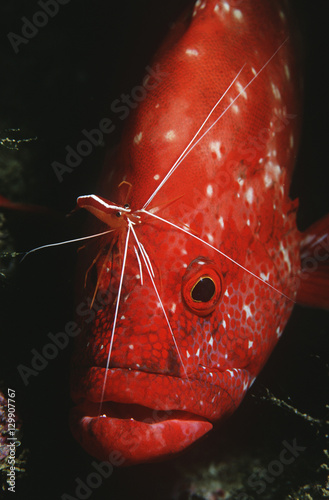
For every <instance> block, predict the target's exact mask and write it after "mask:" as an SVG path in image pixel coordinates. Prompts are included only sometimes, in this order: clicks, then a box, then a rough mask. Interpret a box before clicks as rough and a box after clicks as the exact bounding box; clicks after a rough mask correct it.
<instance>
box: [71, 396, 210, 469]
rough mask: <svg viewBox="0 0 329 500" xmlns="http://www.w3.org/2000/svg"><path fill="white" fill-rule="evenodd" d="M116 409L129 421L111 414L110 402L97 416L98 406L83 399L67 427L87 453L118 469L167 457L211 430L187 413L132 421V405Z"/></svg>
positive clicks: (72, 412) (104, 405)
mask: <svg viewBox="0 0 329 500" xmlns="http://www.w3.org/2000/svg"><path fill="white" fill-rule="evenodd" d="M114 405H115V404H114ZM116 406H117V408H116V410H117V411H118V406H119V413H120V412H122V411H123V412H124V413H125V414H123V415H122V414H121V417H122V416H123V417H128V418H120V416H119V418H118V415H116V414H115V411H114V413H113V404H112V403H104V404H103V409H105V411H106V414H103V415H99V413H98V411H99V404H97V403H90V402H88V401H86V400H85V401H84V402H82V403H80V404H79V405H77V406H75V407H74V408H72V410H71V412H70V427H71V431H72V434H73V436H74V437H75V439H76V440H77V441H78V442H79V443H80V445H81V446H82V447H83V448H84V449H85V450H86V451H87V452H88V453H90V454H91V455H92V456H94V457H95V458H97V459H98V460H101V461H106V462H110V463H113V465H117V466H128V465H133V464H137V463H143V462H150V461H151V462H153V461H158V460H162V459H166V458H169V457H171V456H172V455H174V454H176V453H178V452H180V451H182V450H184V449H185V448H187V447H188V446H190V445H191V444H192V443H194V442H195V441H196V440H198V439H199V438H201V437H202V436H203V435H205V434H206V433H207V432H209V431H210V430H211V429H212V424H211V423H210V422H208V421H207V420H205V419H202V418H201V417H197V416H195V415H190V414H187V413H186V412H173V413H171V414H170V418H168V415H164V416H162V418H161V417H160V418H152V419H149V418H143V419H134V418H129V414H130V415H131V414H133V413H134V412H133V413H129V412H130V411H131V406H133V405H116ZM127 407H128V408H127ZM134 410H136V408H135V409H134ZM137 410H138V409H137ZM145 410H149V409H147V408H145ZM149 411H150V410H149ZM140 416H141V415H140ZM144 417H145V414H144ZM104 463H105V462H104Z"/></svg>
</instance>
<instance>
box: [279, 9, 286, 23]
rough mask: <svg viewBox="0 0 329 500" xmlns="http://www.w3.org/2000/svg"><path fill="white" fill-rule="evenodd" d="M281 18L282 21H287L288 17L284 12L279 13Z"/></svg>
mask: <svg viewBox="0 0 329 500" xmlns="http://www.w3.org/2000/svg"><path fill="white" fill-rule="evenodd" d="M279 16H280V17H281V19H282V21H285V20H286V15H285V13H284V12H283V11H282V10H280V11H279Z"/></svg>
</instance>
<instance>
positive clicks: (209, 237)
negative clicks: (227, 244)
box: [207, 233, 215, 243]
mask: <svg viewBox="0 0 329 500" xmlns="http://www.w3.org/2000/svg"><path fill="white" fill-rule="evenodd" d="M207 238H208V241H209V243H214V241H215V240H214V237H213V235H212V234H210V233H208V234H207Z"/></svg>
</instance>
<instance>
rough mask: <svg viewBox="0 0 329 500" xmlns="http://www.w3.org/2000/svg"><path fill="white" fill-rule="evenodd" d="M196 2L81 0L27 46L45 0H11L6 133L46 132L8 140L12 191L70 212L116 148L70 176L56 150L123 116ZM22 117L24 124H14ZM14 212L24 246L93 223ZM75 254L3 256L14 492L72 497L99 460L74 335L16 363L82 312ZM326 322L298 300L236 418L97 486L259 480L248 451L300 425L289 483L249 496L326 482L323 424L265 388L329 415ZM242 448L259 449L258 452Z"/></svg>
mask: <svg viewBox="0 0 329 500" xmlns="http://www.w3.org/2000/svg"><path fill="white" fill-rule="evenodd" d="M188 3H189V2H188V1H183V0H167V1H166V2H163V1H159V2H158V1H155V0H153V1H151V0H143V1H142V0H134V1H133V0H126V1H125V2H124V3H119V2H111V1H104V0H103V1H100V0H98V1H93V2H91V1H87V0H80V1H77V0H71V1H70V2H69V4H68V5H63V6H60V10H59V13H58V15H56V17H54V18H53V19H50V20H49V22H48V24H47V25H46V26H45V27H44V28H40V29H39V33H38V34H37V35H36V36H35V37H34V38H32V39H31V40H30V41H29V43H28V44H26V45H24V44H22V45H20V47H19V53H18V54H17V55H16V54H15V53H14V51H13V49H12V47H11V45H10V43H9V41H8V39H7V33H8V32H10V31H12V32H15V33H17V34H20V33H21V28H22V24H23V22H22V20H21V17H22V16H26V17H27V18H28V19H32V17H33V15H34V13H35V12H36V11H38V10H40V7H39V6H38V4H37V2H34V1H23V0H21V1H19V0H10V1H6V0H2V2H1V5H0V23H1V24H0V26H1V32H0V36H1V38H0V64H1V78H0V110H1V111H0V138H4V137H6V136H7V135H8V134H9V135H10V134H11V135H10V136H11V137H14V138H16V139H17V138H32V137H37V140H36V141H33V142H29V143H27V144H26V145H25V146H24V147H22V148H21V150H20V151H18V152H17V151H11V150H8V149H6V148H4V147H1V146H0V194H2V195H5V196H7V197H9V198H10V199H12V200H14V201H19V202H28V203H34V204H38V205H42V206H45V207H49V208H52V209H54V210H56V211H57V212H58V213H61V214H66V213H68V212H69V211H70V210H72V209H73V208H74V205H75V199H76V197H77V196H78V195H79V194H84V193H90V192H93V190H94V187H95V183H96V180H97V176H98V174H99V171H100V168H101V165H102V158H103V155H104V150H105V148H100V147H99V148H97V149H95V150H94V152H93V154H92V155H90V156H89V157H87V158H86V159H85V160H84V161H83V163H82V164H81V165H80V166H79V167H77V168H76V170H75V171H74V172H73V173H71V174H65V175H64V180H63V182H62V183H59V182H58V180H57V178H56V176H55V175H54V172H53V170H52V168H51V163H52V162H53V161H54V160H57V161H59V162H63V163H64V160H65V155H66V153H65V146H66V145H67V144H69V145H72V147H74V146H75V145H76V144H77V143H78V142H79V141H80V140H81V138H82V136H81V131H82V129H84V128H86V129H87V130H90V129H91V128H95V127H97V126H98V123H99V121H100V119H102V118H104V117H111V111H110V110H109V106H110V104H111V102H112V101H113V100H114V99H116V98H118V97H119V95H120V94H121V93H122V92H128V93H129V91H130V89H131V88H133V87H134V86H135V85H137V84H138V83H140V81H141V78H142V76H143V73H144V68H145V66H146V64H148V62H149V60H150V57H151V55H152V54H153V53H154V50H155V49H156V47H157V45H158V43H159V42H160V41H161V39H162V38H163V36H164V35H165V33H166V31H167V28H168V25H169V23H170V22H171V21H172V20H174V19H175V17H176V16H177V13H179V12H180V11H181V10H182V8H183V7H184V6H186V5H187V4H188ZM291 3H292V4H293V8H294V9H295V17H296V21H297V22H298V23H299V25H300V27H301V32H302V37H303V58H304V65H305V115H304V129H303V136H302V143H301V151H300V155H299V159H298V163H297V167H296V173H295V178H294V182H293V187H292V193H293V195H294V196H298V197H299V198H300V210H299V219H298V220H299V225H300V229H304V228H305V227H307V226H308V225H310V224H311V223H312V222H314V221H316V220H317V219H318V218H319V217H321V216H323V215H325V214H326V213H328V212H329V202H328V186H329V168H328V166H329V162H328V155H329V153H328V132H329V130H328V120H329V119H328V111H329V102H328V100H329V91H328V88H329V79H328V65H327V60H328V57H327V47H328V35H327V17H326V13H327V1H326V0H316V1H314V2H312V3H311V2H308V1H297V0H296V1H294V2H291ZM116 125H118V127H117V130H116V132H115V133H114V134H111V136H110V137H109V140H110V142H111V143H113V144H114V143H115V142H116V141H118V140H119V132H120V129H119V125H120V123H119V121H117V122H116ZM16 128H19V129H21V133H20V134H19V133H16V134H15V133H12V132H11V133H8V132H6V130H7V129H16ZM6 224H7V225H6V226H5V228H4V229H3V232H2V234H1V238H2V240H0V241H2V247H1V248H2V249H7V250H8V249H9V250H10V249H16V250H17V251H26V250H28V249H30V248H33V247H35V246H38V245H41V244H45V243H48V242H53V241H61V240H62V239H65V238H72V237H74V236H79V235H81V234H82V230H81V219H80V217H79V216H77V217H76V218H73V220H72V218H70V219H69V220H67V219H65V218H62V217H60V216H59V217H58V216H50V215H49V216H48V214H47V215H46V216H45V217H42V216H34V215H26V214H22V213H17V214H15V213H6ZM7 234H8V236H7ZM6 245H7V247H6ZM75 258H76V246H73V247H72V246H66V247H61V248H57V249H52V250H47V251H41V252H38V253H35V254H33V255H31V256H30V257H29V258H28V259H26V260H25V261H24V262H23V263H22V264H18V260H19V259H13V258H6V259H5V258H4V257H3V258H2V259H1V269H0V270H1V271H2V272H3V275H0V278H1V281H0V295H1V296H0V310H1V317H0V335H1V345H0V356H1V359H0V361H1V365H0V366H1V371H0V380H2V381H3V388H4V389H5V390H6V388H7V387H11V388H13V389H15V390H16V395H17V407H18V412H19V415H20V417H21V420H22V422H23V428H22V431H23V447H24V449H25V450H27V452H26V453H28V454H29V456H28V462H27V473H26V475H25V476H23V477H22V478H21V480H20V481H18V482H17V488H16V489H17V493H16V497H15V498H16V499H20V498H28V499H36V500H38V499H46V498H47V499H50V500H53V499H59V498H61V495H62V494H63V493H65V492H66V493H68V494H71V495H72V496H73V497H74V496H75V493H74V491H75V487H76V484H75V478H77V477H80V478H81V479H82V480H83V479H84V478H86V477H87V476H88V474H89V473H90V472H92V471H93V468H92V465H91V463H92V461H93V459H92V458H91V457H90V456H88V455H87V454H85V453H84V452H83V450H81V448H80V447H79V446H78V445H77V444H76V443H75V442H74V441H73V439H72V437H71V435H70V432H69V429H68V426H67V415H68V411H69V407H70V398H69V382H68V377H69V359H70V349H65V350H64V351H63V352H62V353H61V354H60V355H59V356H58V357H57V358H56V359H54V360H53V361H50V362H49V365H48V366H47V368H45V370H43V371H42V372H41V373H40V374H39V375H38V376H37V377H31V378H30V379H29V380H30V383H29V385H28V387H25V386H24V384H23V383H22V380H21V378H20V377H19V375H18V374H17V365H18V364H24V365H26V366H30V362H31V357H32V355H31V353H30V351H31V349H32V348H36V349H37V350H39V351H41V350H42V347H43V346H44V344H45V343H46V338H47V333H48V332H50V331H51V332H53V333H57V332H59V331H61V330H62V329H63V327H64V325H65V324H66V323H67V321H70V320H72V319H74V314H73V305H74V303H73V296H74V292H73V286H74V285H73V283H74V269H75ZM15 264H16V265H15ZM328 335H329V318H328V313H325V312H322V311H320V310H311V309H306V308H301V307H296V308H295V310H294V313H293V315H292V317H291V320H290V322H289V325H288V327H287V329H286V332H285V335H284V337H283V338H282V340H281V341H280V343H279V346H278V348H277V349H276V350H275V352H274V354H273V356H272V357H271V359H270V361H269V363H268V365H267V366H266V368H265V370H264V371H263V373H262V374H261V375H260V377H259V378H258V380H257V382H256V383H255V386H254V388H253V390H252V393H251V394H249V395H248V396H247V398H246V400H245V402H244V403H243V405H242V406H241V408H240V409H239V411H238V412H237V413H236V414H235V415H234V416H233V417H232V419H231V420H230V422H229V423H227V424H225V425H224V427H222V428H220V429H218V431H217V433H212V434H211V437H208V438H206V439H205V440H204V441H203V442H202V443H201V444H198V445H197V446H195V447H194V448H193V449H192V450H191V451H189V452H188V453H186V454H185V455H184V456H183V457H181V458H178V459H176V460H174V461H172V462H169V463H165V464H151V465H144V466H138V467H135V468H133V469H126V470H115V471H114V472H113V474H112V476H111V477H110V478H109V479H108V480H107V481H106V482H104V484H103V486H102V487H101V488H98V489H97V490H95V492H94V493H93V496H92V498H93V499H95V500H96V499H102V498H107V499H121V498H122V499H126V498H127V499H128V498H129V499H130V498H131V499H132V498H138V499H139V498H140V499H143V498H146V499H147V498H150V499H151V498H152V499H158V498H159V499H160V498H164V499H171V498H177V499H178V498H181V499H184V498H186V499H188V498H198V497H193V496H188V493H187V492H188V491H189V490H190V487H189V486H188V484H189V482H188V481H187V486H185V484H184V480H183V479H182V478H183V477H185V476H184V474H185V473H186V471H189V470H194V468H195V467H196V468H197V470H198V467H199V468H200V467H201V465H200V464H208V463H210V462H211V461H212V460H214V461H215V462H216V463H217V462H220V461H224V462H225V463H226V464H227V465H226V467H227V468H228V469H227V470H228V471H233V473H234V474H236V475H237V476H239V477H240V475H241V474H242V476H243V475H245V480H247V478H248V475H249V474H250V470H252V469H248V467H250V464H253V463H254V461H257V460H259V461H260V464H261V465H263V466H264V467H266V466H267V464H268V463H269V461H270V460H272V459H273V458H276V457H277V456H278V453H279V452H280V450H281V448H282V445H281V442H282V440H284V439H287V440H288V441H292V440H293V439H295V438H297V442H298V443H300V444H301V445H304V446H306V447H307V451H306V452H305V453H304V454H303V458H302V459H301V460H300V461H299V462H298V464H295V465H293V466H292V467H291V468H290V469H289V471H286V473H285V474H284V475H283V476H282V477H280V478H279V479H278V481H276V486H275V487H276V488H277V490H273V492H272V493H271V492H269V490H267V493H266V494H267V495H270V496H268V497H265V496H260V497H257V495H255V492H251V493H249V495H250V498H273V499H276V498H284V496H285V495H286V493H287V492H290V491H293V490H296V489H298V487H302V486H303V485H305V484H306V483H310V484H315V483H317V482H320V483H321V481H323V476H322V475H321V474H319V473H318V471H317V469H318V468H319V466H320V465H321V463H322V462H323V461H325V457H324V455H323V454H322V448H323V447H324V446H325V442H324V434H323V432H322V430H321V428H320V429H318V428H314V427H311V426H309V424H307V423H305V422H304V420H303V419H299V418H297V417H295V416H291V415H290V414H288V413H286V412H285V411H283V410H281V409H278V408H276V407H274V406H273V405H271V403H270V402H263V401H262V400H261V396H262V395H264V394H265V389H264V388H265V387H268V388H269V389H270V390H271V391H272V392H273V393H274V394H275V395H276V396H277V397H279V398H282V399H284V400H286V401H289V402H290V403H291V404H292V405H293V406H295V407H297V408H298V409H299V410H300V411H301V412H308V413H309V414H311V415H313V416H314V417H317V418H320V419H323V418H325V414H326V409H325V405H326V404H328V399H329V398H328V344H329V342H328ZM241 457H247V458H248V460H247V462H248V464H249V465H248V466H245V462H244V461H243V459H242V458H241ZM255 457H256V458H255ZM255 463H256V462H255ZM227 470H226V474H227ZM195 474H196V476H197V475H198V472H196V473H195ZM242 483H243V480H242ZM175 485H176V486H175ZM159 489H163V490H164V493H163V496H161V495H160V493H159V492H158V491H159ZM180 491H182V492H183V493H181V496H179V495H180V493H179V492H180ZM173 492H176V493H175V494H176V496H174V493H173ZM184 492H185V493H184ZM278 492H279V493H278ZM0 494H1V493H0ZM184 495H185V496H184ZM191 495H192V494H191ZM252 495H254V496H252ZM271 495H272V496H271ZM199 498H200V497H199ZM218 498H219V497H218ZM227 498H229V497H227ZM230 498H234V497H233V496H232V497H230ZM314 498H316V496H314ZM318 498H321V496H319V497H318Z"/></svg>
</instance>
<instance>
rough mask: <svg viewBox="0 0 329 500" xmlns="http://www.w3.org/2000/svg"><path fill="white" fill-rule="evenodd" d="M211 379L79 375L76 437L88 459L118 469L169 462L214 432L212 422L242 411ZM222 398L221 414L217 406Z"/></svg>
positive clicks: (133, 373)
mask: <svg viewBox="0 0 329 500" xmlns="http://www.w3.org/2000/svg"><path fill="white" fill-rule="evenodd" d="M241 371H242V370H241ZM236 372H238V370H236ZM105 374H106V380H105ZM207 378H211V379H213V378H214V375H213V374H209V373H208V374H205V373H203V377H201V379H181V378H179V377H173V376H167V375H163V374H155V373H149V372H144V371H138V370H131V369H122V368H111V369H108V370H107V371H106V369H105V368H99V367H92V368H89V369H87V370H86V371H85V372H84V373H82V372H80V373H79V374H77V373H75V375H73V380H72V397H73V400H74V401H75V403H76V406H75V407H74V408H72V410H71V414H70V427H71V430H72V433H73V435H74V437H75V438H76V439H77V441H78V442H79V443H80V444H81V446H82V447H83V448H84V449H85V450H86V451H87V452H88V453H90V454H91V455H93V456H94V457H96V458H97V459H99V460H105V461H109V462H111V463H113V465H121V466H127V465H132V464H135V463H141V462H149V461H154V460H159V459H164V458H169V457H170V456H171V455H173V454H176V453H178V452H180V451H182V450H184V449H185V448H187V447H188V446H190V445H191V444H192V443H194V442H195V441H196V440H198V439H199V438H200V437H202V436H203V435H205V434H206V433H207V432H209V431H210V430H211V429H212V427H213V425H212V423H211V422H210V420H216V419H217V418H219V417H220V416H223V415H224V414H229V413H232V412H233V411H234V409H235V408H236V406H237V404H236V403H235V399H234V398H233V397H232V395H231V394H229V392H228V391H227V390H225V391H223V390H222V387H223V385H221V386H218V385H214V384H213V383H212V384H210V383H209V381H208V380H207ZM221 378H222V379H224V378H225V373H222V377H221ZM229 378H230V379H232V377H231V376H229ZM104 380H105V383H104ZM212 382H213V381H212ZM219 392H222V395H219V394H218V393H219ZM218 396H219V400H220V403H221V404H220V410H218V408H217V405H216V404H214V403H215V399H216V398H217V399H218ZM241 399H242V398H241ZM101 401H103V403H102V404H101V403H100V402H101ZM113 456H115V460H116V463H115V464H114V462H113Z"/></svg>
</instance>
